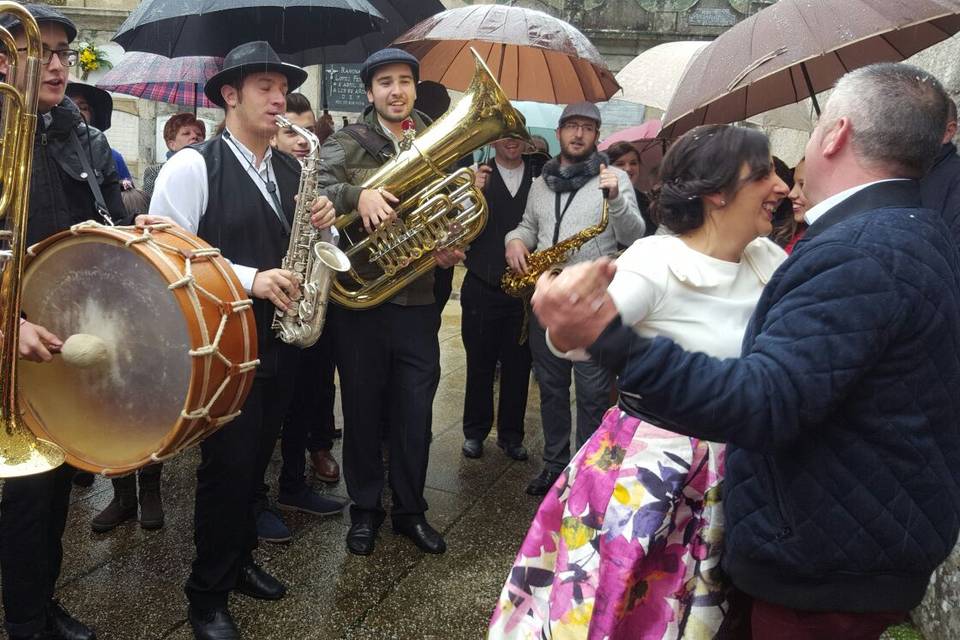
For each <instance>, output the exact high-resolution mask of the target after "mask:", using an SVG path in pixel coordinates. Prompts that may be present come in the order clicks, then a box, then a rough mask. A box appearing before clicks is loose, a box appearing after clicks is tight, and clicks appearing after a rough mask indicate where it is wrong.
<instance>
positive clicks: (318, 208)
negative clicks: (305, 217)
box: [310, 196, 337, 229]
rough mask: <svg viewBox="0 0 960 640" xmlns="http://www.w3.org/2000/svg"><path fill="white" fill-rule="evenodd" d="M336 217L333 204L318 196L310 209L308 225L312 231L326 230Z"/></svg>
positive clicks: (327, 199) (328, 199)
mask: <svg viewBox="0 0 960 640" xmlns="http://www.w3.org/2000/svg"><path fill="white" fill-rule="evenodd" d="M336 217H337V211H336V209H334V208H333V202H332V201H331V200H330V198H328V197H327V196H319V197H318V198H317V199H316V200H314V201H313V206H312V207H310V224H312V225H313V228H314V229H326V228H328V227H329V226H330V225H332V224H333V221H334V220H335V219H336Z"/></svg>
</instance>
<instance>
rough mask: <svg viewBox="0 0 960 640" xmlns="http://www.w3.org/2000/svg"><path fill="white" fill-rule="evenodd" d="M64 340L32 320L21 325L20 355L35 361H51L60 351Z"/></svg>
mask: <svg viewBox="0 0 960 640" xmlns="http://www.w3.org/2000/svg"><path fill="white" fill-rule="evenodd" d="M62 346H63V340H61V339H60V338H58V337H57V336H55V335H54V334H53V333H51V332H49V331H47V330H46V329H45V328H44V327H41V326H40V325H38V324H33V323H32V322H23V323H22V324H21V325H20V357H21V358H23V359H25V360H31V361H33V362H50V361H51V360H53V354H54V353H59V352H60V347H62Z"/></svg>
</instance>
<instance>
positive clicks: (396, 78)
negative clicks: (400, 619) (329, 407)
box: [319, 49, 463, 555]
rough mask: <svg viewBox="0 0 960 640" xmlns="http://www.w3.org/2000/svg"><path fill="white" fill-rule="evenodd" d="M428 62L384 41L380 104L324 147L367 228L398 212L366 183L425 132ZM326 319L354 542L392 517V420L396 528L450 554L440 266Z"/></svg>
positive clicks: (342, 203) (328, 187)
mask: <svg viewBox="0 0 960 640" xmlns="http://www.w3.org/2000/svg"><path fill="white" fill-rule="evenodd" d="M419 69H420V65H419V62H418V61H417V59H416V58H415V57H413V56H412V55H410V54H409V53H406V52H404V51H401V50H399V49H383V50H381V51H378V52H376V53H374V54H372V55H371V56H370V57H369V58H367V60H366V62H364V64H363V66H362V67H361V71H360V77H361V79H362V80H363V82H364V84H365V86H366V89H367V99H368V100H369V101H370V102H371V103H372V104H371V106H369V107H367V109H366V110H365V111H364V113H363V115H362V116H361V119H360V121H359V122H358V123H357V124H354V125H350V126H349V127H345V128H344V129H341V130H340V131H338V132H337V133H335V134H333V135H332V136H330V137H329V138H328V139H327V140H326V142H324V144H323V147H322V150H321V157H322V158H323V168H322V169H321V171H320V177H319V184H320V186H321V187H324V188H325V191H326V194H327V195H328V196H329V197H330V199H331V200H332V201H333V204H334V207H335V208H336V210H337V211H339V212H350V211H357V212H358V213H359V214H360V217H361V218H362V222H363V227H364V229H366V231H367V232H369V231H371V230H373V229H375V228H377V227H379V226H380V225H382V224H384V223H388V222H392V221H393V220H394V219H395V212H394V207H395V206H396V205H397V204H398V200H397V198H396V197H395V196H394V195H393V194H391V193H390V192H389V191H388V190H386V189H365V188H363V187H361V186H360V185H362V184H363V183H364V181H365V180H366V179H367V178H368V177H370V176H371V175H372V174H373V173H375V172H376V171H377V169H379V168H380V167H381V166H382V165H383V164H385V163H386V162H387V161H389V160H390V159H391V158H393V157H394V156H395V155H396V154H397V153H398V152H399V150H400V149H401V148H402V147H403V146H404V144H405V142H406V140H405V139H406V138H407V137H408V136H410V135H411V133H412V132H414V131H422V130H423V129H425V128H426V126H427V124H428V122H429V120H428V119H427V118H426V116H425V115H424V114H422V113H420V112H418V111H415V110H414V109H413V104H414V100H415V99H416V83H417V80H418V75H419ZM405 123H407V124H406V125H405ZM411 123H412V127H413V129H412V130H411ZM341 231H343V230H341ZM434 257H435V258H436V262H437V264H438V265H439V266H441V267H450V266H452V265H453V264H455V263H456V262H458V261H459V260H461V259H462V258H463V253H462V252H461V251H459V250H436V251H434ZM351 261H354V258H353V257H351ZM354 267H355V268H356V270H357V272H358V273H360V275H361V276H364V277H365V276H366V275H367V273H368V271H366V269H367V268H368V265H365V264H362V263H361V264H354ZM327 322H328V324H332V325H333V330H334V331H335V333H336V336H337V340H336V345H335V346H334V351H335V357H336V363H337V369H338V371H339V372H340V393H341V400H342V405H343V420H344V429H343V431H344V435H343V438H344V442H343V475H344V477H345V478H346V482H347V491H348V493H349V494H350V497H351V499H352V500H353V503H354V504H353V505H352V506H351V507H350V515H351V519H352V525H351V527H350V531H349V533H348V534H347V548H348V549H349V550H350V551H351V552H352V553H355V554H359V555H367V554H370V553H372V552H373V548H374V544H375V541H376V536H377V531H378V530H379V528H380V525H381V524H382V523H383V520H384V515H385V514H384V509H383V506H382V503H381V494H382V493H383V459H382V457H381V449H380V447H381V424H383V425H384V426H385V427H386V428H387V429H388V430H389V434H384V436H385V437H386V438H387V440H388V443H389V451H390V454H389V455H390V462H389V467H390V468H389V474H390V487H391V489H392V490H393V510H392V513H391V517H392V521H393V528H394V530H395V531H397V532H398V533H401V534H403V535H405V536H407V537H409V538H410V539H411V540H413V542H414V543H415V544H416V545H417V546H418V547H419V548H420V549H421V550H423V551H425V552H427V553H443V552H444V551H445V550H446V543H445V542H444V540H443V538H442V537H441V535H440V534H439V533H438V532H437V531H436V530H434V529H433V528H432V527H431V526H430V525H429V524H428V523H427V521H426V518H425V516H424V513H425V512H426V510H427V503H426V500H425V499H424V495H423V493H424V484H425V482H426V473H427V459H428V452H429V447H430V427H431V420H432V414H431V408H432V404H433V396H434V393H435V392H436V389H437V383H438V378H439V376H438V370H439V363H440V349H439V345H438V342H437V333H436V311H435V308H434V299H433V270H432V269H430V270H429V271H427V272H426V273H425V274H424V275H423V276H422V277H420V278H418V279H416V280H414V281H412V282H411V283H410V284H409V285H408V286H406V287H404V288H403V289H401V290H400V291H399V292H398V293H397V294H396V295H395V296H394V297H393V298H391V299H390V300H389V301H388V302H387V303H385V304H382V305H380V306H378V307H375V308H372V309H366V310H349V309H345V308H341V307H337V306H336V305H331V309H330V314H329V317H328V319H327Z"/></svg>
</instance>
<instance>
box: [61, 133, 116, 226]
mask: <svg viewBox="0 0 960 640" xmlns="http://www.w3.org/2000/svg"><path fill="white" fill-rule="evenodd" d="M70 140H71V141H72V142H73V146H74V147H75V148H76V152H77V157H78V158H80V166H82V167H83V173H81V174H80V177H81V178H84V177H85V178H86V179H87V184H88V185H90V191H91V192H93V199H94V201H95V202H96V203H97V213H99V214H100V217H101V218H103V221H104V222H105V223H107V225H109V226H111V227H112V226H114V222H113V218H111V217H110V211H109V210H108V209H107V203H106V202H105V201H104V199H103V192H102V191H100V184H99V183H98V182H97V174H96V172H95V171H94V170H93V167H91V166H90V159H89V158H88V157H87V154H86V153H85V152H84V149H83V145H81V144H80V138H78V137H77V132H76V130H71V131H70Z"/></svg>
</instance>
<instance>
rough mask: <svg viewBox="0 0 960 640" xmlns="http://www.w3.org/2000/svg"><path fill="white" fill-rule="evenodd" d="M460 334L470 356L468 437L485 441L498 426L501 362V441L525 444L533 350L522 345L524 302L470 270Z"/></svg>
mask: <svg viewBox="0 0 960 640" xmlns="http://www.w3.org/2000/svg"><path fill="white" fill-rule="evenodd" d="M460 306H461V307H463V315H462V316H461V330H460V334H461V337H462V338H463V348H464V349H465V350H466V352H467V390H466V395H465V396H464V400H463V437H464V438H467V439H476V440H483V439H484V438H486V437H487V436H488V435H489V434H490V429H491V428H492V427H493V383H494V374H495V372H496V368H497V362H498V361H499V362H500V401H499V403H498V406H497V440H498V441H499V442H501V443H504V444H511V445H516V444H521V443H522V442H523V420H524V417H525V416H526V412H527V388H528V385H529V383H530V362H531V357H530V347H529V345H528V344H527V341H524V343H523V344H520V335H521V331H522V329H523V302H522V301H521V300H518V299H516V298H512V297H510V296H508V295H507V294H505V293H504V292H503V291H502V290H501V289H500V287H493V286H491V285H489V284H487V283H486V282H484V281H483V280H482V279H480V278H478V277H477V276H475V275H473V274H472V273H470V272H469V271H468V272H467V275H466V277H464V279H463V286H462V287H461V288H460Z"/></svg>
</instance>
